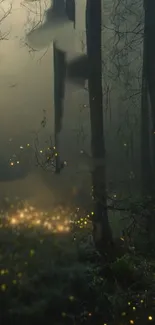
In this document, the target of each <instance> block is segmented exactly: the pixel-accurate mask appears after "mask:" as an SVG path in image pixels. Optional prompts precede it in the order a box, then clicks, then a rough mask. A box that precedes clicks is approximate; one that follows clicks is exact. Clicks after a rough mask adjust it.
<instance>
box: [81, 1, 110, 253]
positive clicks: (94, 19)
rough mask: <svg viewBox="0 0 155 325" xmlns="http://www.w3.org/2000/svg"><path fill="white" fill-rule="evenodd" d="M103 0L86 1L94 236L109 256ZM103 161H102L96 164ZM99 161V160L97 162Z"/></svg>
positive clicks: (99, 247) (98, 246)
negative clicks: (104, 114) (103, 92)
mask: <svg viewBox="0 0 155 325" xmlns="http://www.w3.org/2000/svg"><path fill="white" fill-rule="evenodd" d="M101 12H102V10H101V0H95V1H94V0H87V8H86V33H87V55H88V67H89V69H88V70H89V71H88V89H89V105H90V120H91V151H92V160H93V162H94V166H93V171H92V185H93V197H94V213H93V214H92V223H93V236H94V242H95V244H96V247H97V249H98V250H99V251H100V252H101V253H102V254H103V255H104V256H105V257H107V258H108V257H109V252H111V251H112V246H113V245H112V244H113V240H112V232H111V228H110V225H109V220H108V211H107V195H106V169H105V167H106V166H105V165H106V163H105V141H104V124H103V103H102V63H101V62H102V61H101ZM98 161H100V163H97V162H98ZM95 162H96V163H95Z"/></svg>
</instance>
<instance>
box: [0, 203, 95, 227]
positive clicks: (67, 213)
mask: <svg viewBox="0 0 155 325" xmlns="http://www.w3.org/2000/svg"><path fill="white" fill-rule="evenodd" d="M22 205H23V206H22V207H20V208H18V207H17V209H16V206H14V204H10V209H9V211H7V213H4V212H3V211H2V212H1V215H0V217H1V218H0V219H1V223H0V227H1V228H2V227H4V228H10V227H11V228H12V229H15V230H20V229H25V228H28V229H32V228H33V229H34V228H35V229H42V230H44V231H48V232H52V233H60V232H62V233H63V232H64V233H67V232H69V231H70V230H71V229H72V227H73V226H74V225H75V226H77V227H78V228H80V229H82V228H85V227H87V226H88V225H89V224H90V216H89V215H88V214H87V215H86V216H83V214H82V213H83V212H82V211H80V209H79V208H77V209H76V211H74V212H73V210H72V209H71V208H69V207H65V208H64V207H63V206H57V207H56V208H53V209H52V211H51V212H46V211H40V210H38V209H37V208H36V207H34V206H31V205H29V203H28V202H23V204H22Z"/></svg>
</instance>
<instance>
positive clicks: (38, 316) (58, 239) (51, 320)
mask: <svg viewBox="0 0 155 325" xmlns="http://www.w3.org/2000/svg"><path fill="white" fill-rule="evenodd" d="M154 273H155V262H154V261H152V260H151V261H150V260H149V261H148V260H146V259H144V258H142V257H141V256H138V255H136V254H135V255H125V256H123V257H122V258H120V259H118V260H116V261H115V262H114V263H112V264H110V265H103V264H102V261H101V260H100V257H99V255H98V254H97V252H96V250H95V248H94V246H93V241H92V237H91V230H90V229H88V228H84V229H80V228H77V229H76V232H75V229H74V231H71V232H68V233H66V234H52V233H49V232H46V231H45V230H43V229H42V228H41V227H38V228H36V227H31V228H26V227H25V228H18V227H17V228H16V227H1V228H0V318H1V319H0V321H1V322H0V324H2V325H3V324H5V325H6V324H7V325H9V324H18V323H20V324H22V325H31V324H32V325H35V324H37V325H39V324H46V325H48V324H55V325H57V324H74V325H75V324H93V325H96V324H99V325H104V324H113V325H118V324H119V325H120V324H124V325H125V324H137V325H139V324H141V325H143V324H145V325H146V324H147V323H150V322H153V321H154V319H155V315H154V316H153V313H154V299H153V298H154ZM149 317H150V318H149Z"/></svg>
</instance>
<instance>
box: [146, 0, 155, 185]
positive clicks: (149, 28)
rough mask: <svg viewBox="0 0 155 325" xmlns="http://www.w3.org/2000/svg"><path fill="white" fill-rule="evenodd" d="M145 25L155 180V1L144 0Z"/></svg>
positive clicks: (154, 173) (154, 174)
mask: <svg viewBox="0 0 155 325" xmlns="http://www.w3.org/2000/svg"><path fill="white" fill-rule="evenodd" d="M144 10H145V26H144V41H145V42H144V43H145V51H144V52H145V60H146V80H147V87H148V95H149V99H150V104H151V115H152V128H153V130H152V132H151V140H152V151H153V176H154V182H155V1H154V0H144ZM153 185H154V184H153Z"/></svg>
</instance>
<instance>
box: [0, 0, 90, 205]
mask: <svg viewBox="0 0 155 325" xmlns="http://www.w3.org/2000/svg"><path fill="white" fill-rule="evenodd" d="M10 1H12V0H10ZM10 3H12V10H11V13H10V15H9V16H8V17H7V18H6V19H5V20H4V21H3V24H2V28H1V31H2V32H3V33H6V32H8V35H7V40H2V41H0V75H1V79H0V87H1V96H0V107H1V109H0V136H1V140H0V144H1V160H3V159H4V158H5V159H8V156H9V152H10V146H8V141H9V139H10V138H11V139H12V142H11V146H12V148H14V149H15V152H16V151H17V152H19V151H20V149H19V146H20V145H23V143H24V144H25V143H27V142H30V141H31V139H32V138H33V137H34V135H33V132H34V131H37V130H38V129H39V128H40V122H41V120H42V117H43V109H44V110H46V112H47V119H48V130H50V133H51V134H52V133H53V75H52V44H51V46H49V48H48V50H47V49H46V48H45V49H44V50H41V51H37V52H35V53H30V52H29V48H28V47H27V46H26V45H25V35H26V32H27V31H29V30H30V29H31V28H32V26H33V24H35V23H36V22H37V21H38V20H39V19H40V18H41V19H43V14H44V9H45V7H46V9H48V7H49V5H50V3H48V2H46V3H45V2H40V3H39V2H37V1H36V2H34V3H30V2H24V1H23V2H22V1H20V0H13V2H9V0H5V1H4V3H3V4H2V5H3V7H2V8H3V11H2V10H1V12H0V16H2V15H3V12H4V10H5V11H6V10H7V9H8V8H9V5H10ZM42 3H43V4H42ZM40 12H41V14H40ZM65 37H66V36H65V34H64V39H65ZM87 101H88V94H87V93H86V92H85V91H82V90H81V91H80V90H79V89H76V87H73V86H72V87H71V85H69V86H68V87H67V89H66V101H65V117H64V130H63V144H62V147H63V153H64V155H65V157H64V158H65V159H68V157H70V159H71V157H73V155H74V153H77V154H79V150H80V145H81V144H80V143H79V144H78V142H77V138H78V137H77V133H78V131H77V129H78V128H80V127H81V126H80V125H81V123H82V124H85V125H84V127H85V126H86V129H87V128H88V127H87V125H88V124H89V123H88V122H89V116H88V109H87V108H84V107H83V104H86V102H87ZM80 111H81V113H80ZM83 117H84V120H85V122H84V123H83V122H81V121H82V118H83ZM86 132H87V130H86ZM40 139H41V141H43V139H45V136H44V132H42V133H41V135H40ZM79 139H80V136H79ZM80 141H81V143H82V141H83V140H81V139H80ZM75 144H76V145H75ZM12 148H11V150H12ZM72 150H73V151H72ZM0 164H1V161H0ZM69 165H72V159H71V160H70V162H69ZM71 169H72V168H71ZM69 175H70V174H69ZM63 177H65V179H66V177H67V178H68V174H66V175H65V176H62V180H61V179H60V178H59V179H58V181H57V180H55V179H54V185H53V186H54V188H55V187H58V188H59V187H60V188H61V189H62V182H63V183H64V181H65V180H64V179H63ZM52 182H53V178H52ZM47 183H48V184H47ZM46 184H47V185H48V187H50V181H49V175H48V176H46V175H45V176H43V180H42V176H40V175H39V176H38V172H37V175H36V172H35V173H33V174H32V173H30V174H29V175H28V176H27V178H26V179H24V180H18V181H14V182H13V181H12V182H3V183H0V188H1V197H2V196H3V195H14V194H15V193H16V194H17V195H19V194H20V195H21V196H23V197H24V196H25V197H30V198H31V197H35V198H36V197H37V199H36V200H39V201H40V198H42V200H43V197H44V198H46V200H45V201H47V197H49V199H50V200H51V198H50V195H51V193H49V190H48V189H47V188H46ZM57 184H58V185H57ZM71 184H73V180H71Z"/></svg>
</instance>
